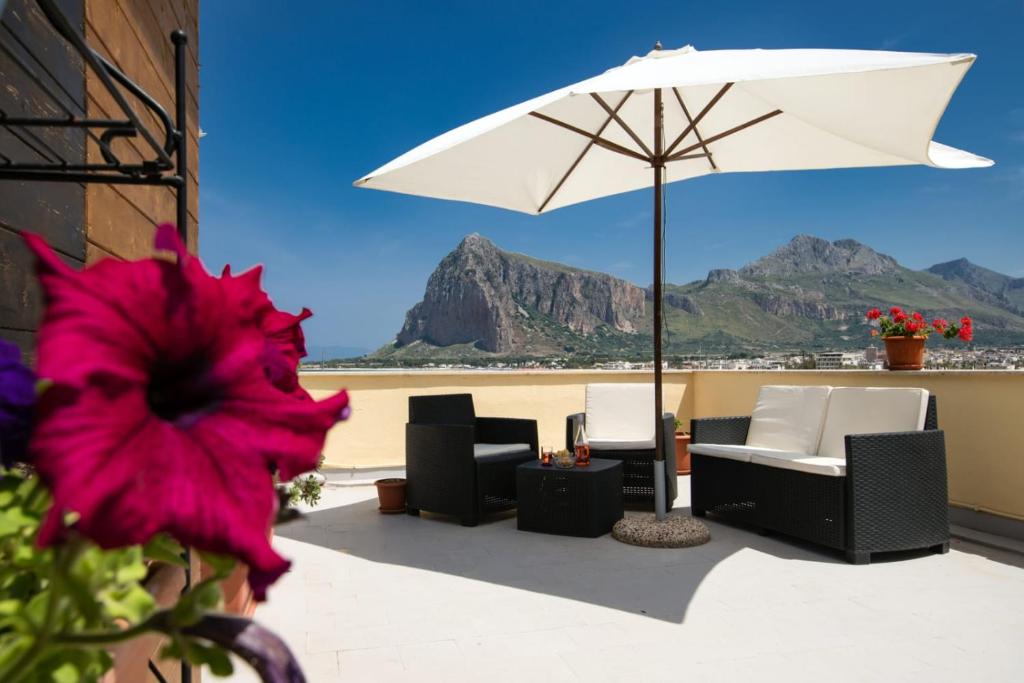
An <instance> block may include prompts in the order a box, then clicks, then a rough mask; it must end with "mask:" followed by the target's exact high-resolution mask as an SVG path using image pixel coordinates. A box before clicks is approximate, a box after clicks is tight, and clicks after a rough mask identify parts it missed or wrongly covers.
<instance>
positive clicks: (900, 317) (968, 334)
mask: <svg viewBox="0 0 1024 683" xmlns="http://www.w3.org/2000/svg"><path fill="white" fill-rule="evenodd" d="M866 317H867V319H868V321H870V324H871V325H872V330H871V336H873V337H881V338H882V340H883V341H884V342H885V357H886V359H887V361H888V365H889V369H890V370H920V369H921V368H922V367H924V343H925V341H926V340H927V339H928V335H930V334H931V333H933V332H934V333H936V334H941V335H942V336H943V337H945V338H946V339H953V338H954V337H959V338H960V339H961V340H962V341H964V342H969V341H971V340H972V339H974V328H973V325H972V323H971V319H970V318H969V317H968V316H966V315H965V316H964V317H962V318H960V323H959V324H957V323H951V322H949V321H948V320H944V319H942V318H935V319H934V320H932V321H931V322H928V321H927V320H925V317H924V316H923V315H921V314H920V313H918V312H917V311H913V312H911V313H906V312H904V311H903V310H902V309H901V308H900V307H899V306H893V307H892V308H890V309H889V315H882V311H880V310H879V309H877V308H872V309H871V310H870V311H868V312H867V315H866Z"/></svg>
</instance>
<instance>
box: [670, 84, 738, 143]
mask: <svg viewBox="0 0 1024 683" xmlns="http://www.w3.org/2000/svg"><path fill="white" fill-rule="evenodd" d="M732 86H733V84H732V83H726V84H725V85H723V86H722V89H721V90H719V91H718V92H717V93H715V96H714V97H712V98H711V101H710V102H708V103H707V104H706V105H704V108H703V109H701V110H700V112H699V113H698V114H697V116H696V118H694V119H693V121H691V122H690V125H688V126H687V127H686V128H684V129H683V132H682V133H680V134H679V137H677V138H676V139H675V140H673V141H672V144H671V145H669V146H668V149H666V150H665V156H666V157H670V156H672V152H674V151H675V148H676V147H678V146H679V143H680V142H682V141H683V138H685V137H686V136H687V135H689V134H690V131H691V130H693V129H694V128H696V127H697V124H698V123H700V121H701V119H703V118H704V117H705V116H706V115H707V113H708V112H709V111H711V108H712V107H714V106H715V105H716V104H718V100H720V99H722V96H723V95H725V93H727V92H729V88H731V87H732ZM697 146H698V147H699V146H700V145H697Z"/></svg>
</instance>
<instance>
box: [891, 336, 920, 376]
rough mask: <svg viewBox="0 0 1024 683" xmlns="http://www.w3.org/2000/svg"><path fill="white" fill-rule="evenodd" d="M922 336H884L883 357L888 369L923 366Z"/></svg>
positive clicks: (911, 368)
mask: <svg viewBox="0 0 1024 683" xmlns="http://www.w3.org/2000/svg"><path fill="white" fill-rule="evenodd" d="M924 342H925V338H924V337H886V338H885V358H886V360H887V361H888V364H889V369H890V370H920V369H921V368H923V367H924Z"/></svg>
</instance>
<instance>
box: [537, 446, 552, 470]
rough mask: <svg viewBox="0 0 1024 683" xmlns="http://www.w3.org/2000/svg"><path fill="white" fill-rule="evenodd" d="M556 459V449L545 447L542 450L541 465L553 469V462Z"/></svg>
mask: <svg viewBox="0 0 1024 683" xmlns="http://www.w3.org/2000/svg"><path fill="white" fill-rule="evenodd" d="M554 457H555V449H553V448H551V447H550V446H544V447H543V448H541V450H540V464H541V465H543V466H544V467H551V461H552V459H553V458H554Z"/></svg>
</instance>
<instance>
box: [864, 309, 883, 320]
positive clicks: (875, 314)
mask: <svg viewBox="0 0 1024 683" xmlns="http://www.w3.org/2000/svg"><path fill="white" fill-rule="evenodd" d="M865 317H866V318H867V319H868V320H878V319H879V318H881V317H882V312H881V311H880V310H878V309H877V308H872V309H871V310H870V311H868V312H867V315H866V316H865Z"/></svg>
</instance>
